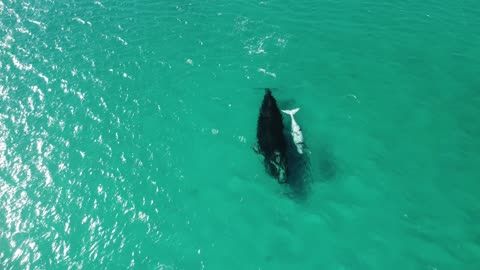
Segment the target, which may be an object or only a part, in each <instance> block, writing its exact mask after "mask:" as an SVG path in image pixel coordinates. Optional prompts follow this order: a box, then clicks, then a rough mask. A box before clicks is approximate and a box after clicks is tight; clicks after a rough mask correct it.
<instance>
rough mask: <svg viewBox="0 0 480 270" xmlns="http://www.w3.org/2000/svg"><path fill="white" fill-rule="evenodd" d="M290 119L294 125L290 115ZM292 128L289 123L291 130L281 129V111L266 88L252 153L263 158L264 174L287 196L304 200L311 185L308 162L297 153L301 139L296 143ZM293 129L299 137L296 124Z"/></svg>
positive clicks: (305, 156) (303, 153) (297, 139)
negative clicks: (283, 187)
mask: <svg viewBox="0 0 480 270" xmlns="http://www.w3.org/2000/svg"><path fill="white" fill-rule="evenodd" d="M297 111H298V109H295V110H292V111H284V113H287V114H290V112H292V114H294V113H295V112H297ZM291 117H292V120H291V121H293V122H294V121H295V120H294V119H293V115H291ZM295 124H296V122H295ZM293 128H294V126H293V123H292V130H290V126H289V128H288V129H286V128H285V125H284V119H283V115H282V111H281V110H280V109H279V108H278V105H277V101H276V99H275V98H274V97H273V95H272V91H271V90H270V89H268V88H266V89H265V95H264V97H263V100H262V104H261V106H260V111H259V116H258V120H257V145H256V146H255V147H254V150H255V151H256V152H257V153H258V154H261V155H262V156H263V165H264V167H265V170H266V172H267V173H268V174H269V175H270V176H272V177H273V178H275V179H276V180H277V181H278V182H279V183H280V184H286V185H287V186H288V187H289V190H288V191H287V195H289V196H294V197H296V198H305V197H306V195H307V193H308V190H309V186H310V182H311V181H310V178H311V177H310V176H311V173H310V170H309V164H310V159H309V154H307V153H305V152H303V151H302V150H301V149H302V147H303V136H302V137H301V141H300V139H299V138H298V137H297V136H295V132H294V130H293ZM296 128H298V130H296V132H300V135H301V131H300V127H299V126H298V125H297V126H296ZM292 135H293V136H292ZM307 152H308V151H307Z"/></svg>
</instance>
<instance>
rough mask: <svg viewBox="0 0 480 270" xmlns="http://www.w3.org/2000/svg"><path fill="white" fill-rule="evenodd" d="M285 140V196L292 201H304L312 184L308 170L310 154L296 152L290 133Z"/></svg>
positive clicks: (309, 170) (310, 173)
mask: <svg viewBox="0 0 480 270" xmlns="http://www.w3.org/2000/svg"><path fill="white" fill-rule="evenodd" d="M285 138H286V139H287V162H288V172H287V179H288V180H287V183H286V186H287V191H286V195H287V196H288V197H290V198H292V199H295V200H299V201H305V200H306V199H307V198H308V194H309V191H310V188H311V183H312V177H311V176H312V172H311V169H310V153H309V152H308V151H305V152H304V153H303V154H299V153H298V152H297V147H296V146H295V143H294V142H293V138H292V135H291V134H290V132H288V133H287V134H285Z"/></svg>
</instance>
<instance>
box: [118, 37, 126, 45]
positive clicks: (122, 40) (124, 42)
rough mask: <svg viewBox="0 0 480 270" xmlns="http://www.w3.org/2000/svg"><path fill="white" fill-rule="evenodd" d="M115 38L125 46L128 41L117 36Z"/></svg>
mask: <svg viewBox="0 0 480 270" xmlns="http://www.w3.org/2000/svg"><path fill="white" fill-rule="evenodd" d="M117 39H118V40H119V41H120V42H121V43H122V44H123V45H125V46H127V45H128V42H126V41H125V40H124V39H123V38H121V37H117Z"/></svg>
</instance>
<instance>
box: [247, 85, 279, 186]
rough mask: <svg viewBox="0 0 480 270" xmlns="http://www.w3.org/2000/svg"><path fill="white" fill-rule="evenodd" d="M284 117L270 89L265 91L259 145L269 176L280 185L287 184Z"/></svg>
mask: <svg viewBox="0 0 480 270" xmlns="http://www.w3.org/2000/svg"><path fill="white" fill-rule="evenodd" d="M283 130H284V125H283V116H282V113H281V112H280V109H279V108H278V105H277V101H276V100H275V98H274V97H273V95H272V91H271V90H270V89H269V88H266V89H265V95H264V97H263V101H262V104H261V106H260V112H259V115H258V119H257V145H256V147H254V150H255V151H256V152H257V153H259V154H261V155H263V157H264V159H263V163H264V166H265V169H266V171H267V173H268V174H269V175H271V176H272V177H274V178H276V179H277V181H278V182H279V183H286V182H287V142H286V139H285V135H284V133H283Z"/></svg>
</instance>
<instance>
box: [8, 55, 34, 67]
mask: <svg viewBox="0 0 480 270" xmlns="http://www.w3.org/2000/svg"><path fill="white" fill-rule="evenodd" d="M9 55H10V57H11V58H12V62H13V65H15V67H17V68H18V69H19V70H31V69H32V64H28V65H27V64H22V63H20V61H18V59H17V57H16V56H15V55H13V54H11V53H9Z"/></svg>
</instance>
